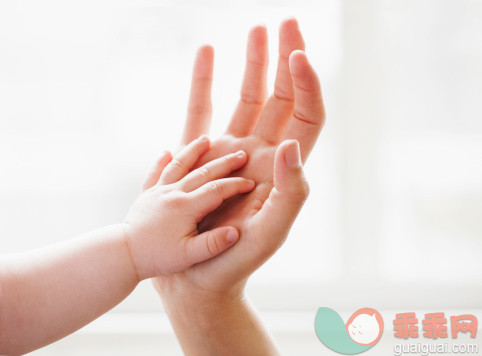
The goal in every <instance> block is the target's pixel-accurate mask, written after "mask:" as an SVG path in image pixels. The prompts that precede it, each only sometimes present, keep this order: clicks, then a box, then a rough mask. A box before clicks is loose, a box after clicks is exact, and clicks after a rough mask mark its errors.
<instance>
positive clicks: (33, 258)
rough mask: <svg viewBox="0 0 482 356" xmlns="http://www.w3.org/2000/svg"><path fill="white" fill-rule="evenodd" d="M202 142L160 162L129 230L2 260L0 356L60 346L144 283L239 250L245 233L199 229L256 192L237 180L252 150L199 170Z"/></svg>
mask: <svg viewBox="0 0 482 356" xmlns="http://www.w3.org/2000/svg"><path fill="white" fill-rule="evenodd" d="M209 145H210V143H209V140H208V139H207V138H206V137H202V138H200V139H198V140H195V141H193V142H192V143H191V144H189V145H188V146H186V147H185V148H184V149H183V150H182V151H181V152H180V153H179V154H178V155H177V156H176V157H174V158H172V157H171V156H170V154H167V155H164V158H163V159H161V160H160V161H159V163H158V164H160V165H164V169H163V172H162V174H160V176H155V174H154V176H153V175H152V174H151V175H149V176H148V180H150V182H151V183H153V182H154V185H153V186H152V187H151V188H149V189H147V190H146V191H144V192H143V193H142V194H141V195H140V196H139V198H138V199H137V200H136V202H135V203H134V204H133V206H132V207H131V209H130V211H129V213H128V215H127V217H126V219H125V221H124V222H123V223H122V224H118V225H113V226H109V227H106V228H103V229H99V230H96V231H93V232H90V233H88V234H85V235H83V236H80V237H78V238H76V239H72V240H69V241H66V242H63V243H60V244H57V245H53V246H50V247H47V248H42V249H38V250H35V251H31V252H26V253H21V254H15V255H9V256H5V257H2V258H1V259H0V354H1V355H5V354H8V355H16V354H23V353H26V352H29V351H32V350H34V349H37V348H39V347H42V346H45V345H47V344H49V343H52V342H54V341H56V340H58V339H60V338H62V337H64V336H66V335H68V334H70V333H72V332H74V331H75V330H77V329H79V328H81V327H82V326H84V325H86V324H87V323H89V322H91V321H92V320H94V319H95V318H97V317H98V316H100V315H102V314H103V313H105V312H106V311H108V310H109V309H111V308H112V307H114V306H115V305H116V304H118V303H119V302H121V301H122V300H123V299H124V298H125V297H126V296H127V295H129V294H130V293H131V291H132V290H133V289H134V288H135V287H136V285H137V284H138V283H139V281H140V280H142V279H145V278H149V277H154V276H158V275H161V274H163V275H165V274H170V273H174V272H178V271H181V270H184V269H186V268H188V267H190V266H192V265H194V264H196V263H198V262H202V261H204V260H206V259H209V258H211V257H214V256H216V255H218V254H220V253H222V252H223V251H224V250H226V249H227V248H229V247H230V246H232V245H233V244H234V243H236V241H237V240H238V238H239V232H238V230H237V229H236V228H234V227H232V226H221V227H218V228H215V229H213V230H210V231H205V232H203V233H201V234H199V233H198V231H197V223H198V222H199V221H201V220H202V218H203V217H204V216H205V215H206V214H208V213H209V212H211V211H212V210H214V209H216V208H217V207H219V206H220V205H221V203H222V202H223V201H224V200H225V199H228V198H229V197H232V196H234V195H236V194H240V193H247V192H249V191H251V190H252V189H253V188H254V183H253V182H252V181H250V180H248V179H244V178H239V177H229V178H225V177H226V176H228V175H229V174H230V173H231V172H232V171H234V170H237V169H239V168H241V167H242V166H244V165H245V164H246V162H247V156H246V153H244V152H237V153H233V154H230V155H227V156H224V157H221V158H219V159H217V160H214V161H211V162H209V163H208V164H206V165H205V166H203V167H201V168H199V169H196V170H192V169H193V168H194V166H195V164H196V163H197V161H198V159H199V158H200V157H201V156H202V155H203V154H204V153H205V152H206V151H207V150H208V149H209Z"/></svg>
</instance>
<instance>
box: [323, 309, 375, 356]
mask: <svg viewBox="0 0 482 356" xmlns="http://www.w3.org/2000/svg"><path fill="white" fill-rule="evenodd" d="M315 332H316V335H317V336H318V338H319V339H320V340H321V342H322V343H323V344H324V345H325V346H326V347H328V348H329V349H331V350H333V351H336V352H338V353H341V354H344V355H355V354H359V353H360V352H363V351H366V350H368V349H370V348H372V347H373V346H374V345H376V344H377V342H378V340H380V337H381V336H382V333H383V319H382V316H381V314H380V313H379V312H378V311H376V310H375V309H372V308H362V309H359V310H357V311H356V312H355V313H353V315H352V316H351V317H350V318H349V319H348V321H347V322H346V324H345V323H344V322H343V319H342V318H341V316H340V314H338V313H337V312H336V311H334V310H333V309H330V308H319V309H318V312H317V313H316V317H315Z"/></svg>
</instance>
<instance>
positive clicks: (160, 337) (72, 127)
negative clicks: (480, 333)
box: [0, 0, 482, 355]
mask: <svg viewBox="0 0 482 356" xmlns="http://www.w3.org/2000/svg"><path fill="white" fill-rule="evenodd" d="M290 15H295V16H296V17H297V19H298V20H299V22H300V26H301V29H302V31H303V33H304V36H305V40H306V42H307V53H308V56H309V58H310V60H311V62H312V63H313V64H314V66H315V68H316V70H317V72H318V73H319V75H320V79H321V81H322V85H323V91H324V97H325V104H326V108H327V123H326V126H325V128H324V131H323V133H322V135H321V136H320V140H319V143H318V144H317V146H316V147H315V150H314V151H313V153H312V155H311V157H310V159H309V161H308V163H307V166H306V171H307V175H308V178H309V180H310V183H311V187H312V193H311V196H310V198H309V201H308V202H307V204H306V206H305V208H304V209H303V211H302V213H301V215H300V217H299V219H298V220H297V222H296V224H295V227H294V228H293V230H292V232H291V235H290V237H289V239H288V241H287V242H286V244H285V245H284V246H283V248H282V249H281V250H280V251H279V252H278V253H277V254H276V255H275V256H274V257H273V258H272V259H271V260H270V261H269V262H268V263H267V264H266V265H265V266H263V267H262V268H261V269H260V270H259V271H258V272H256V273H255V275H254V276H253V278H252V280H251V281H250V284H249V295H250V296H251V298H252V300H253V302H254V304H255V305H256V306H257V307H258V308H259V309H260V310H261V311H262V313H263V317H264V320H266V322H267V323H268V326H269V327H270V328H271V329H272V330H273V331H274V332H275V336H277V339H278V340H279V342H280V343H281V345H282V347H283V348H284V350H285V351H287V352H288V353H289V351H290V350H301V348H302V347H303V350H305V353H304V354H314V355H315V354H319V352H321V351H322V350H323V349H322V348H321V345H319V342H318V341H317V340H316V337H315V336H314V333H313V332H312V322H313V320H312V319H313V318H314V315H315V312H316V308H317V307H319V306H329V307H332V308H334V309H337V310H340V311H342V310H346V311H347V312H348V313H349V314H350V313H351V312H353V311H355V310H356V309H358V308H361V307H364V306H371V307H374V308H377V309H380V310H395V311H397V312H403V311H407V310H408V309H414V310H415V309H417V310H422V311H424V312H429V311H430V310H432V309H434V308H435V309H440V311H441V310H444V308H445V309H449V308H452V309H453V308H458V309H467V310H469V309H471V308H472V309H471V310H475V309H477V308H479V309H480V308H482V304H481V299H482V286H481V280H482V259H481V258H480V256H481V255H482V240H481V238H482V218H481V215H482V214H481V213H482V168H481V167H482V158H481V157H482V109H481V102H482V39H481V38H482V36H480V33H482V3H481V2H479V1H475V0H458V1H455V0H453V1H449V0H443V1H442V0H439V1H436V0H433V1H428V0H423V1H415V0H408V1H395V0H385V1H383V0H378V1H376V0H370V1H355V0H346V1H336V0H329V1H328V0H326V1H314V0H313V1H308V0H304V1H274V0H273V1H270V0H264V1H244V2H235V1H203V2H199V1H188V0H183V1H181V0H177V1H147V0H146V1H82V2H62V1H43V2H36V1H2V2H0V252H1V253H8V252H14V251H22V250H26V249H31V248H35V247H40V246H44V245H47V244H50V243H54V242H57V241H61V240H64V239H68V238H70V237H73V236H76V235H78V234H81V233H83V232H86V231H88V230H91V229H94V228H97V227H100V226H103V225H107V224H111V223H116V222H120V221H122V219H123V217H124V215H125V213H126V211H127V209H128V207H129V205H130V203H131V202H132V201H133V200H134V199H135V196H136V194H138V191H139V185H140V182H141V181H142V178H143V175H144V173H145V172H146V170H147V168H148V167H149V165H150V163H151V162H152V161H153V160H154V159H155V158H156V156H157V155H158V154H159V153H160V152H161V151H162V150H163V149H166V148H167V149H175V148H176V145H177V142H178V138H179V137H180V133H181V130H182V125H183V121H184V117H185V107H186V101H187V96H188V90H189V80H190V76H191V69H192V62H193V58H194V54H195V51H196V48H197V47H198V46H199V45H201V44H203V43H211V44H213V45H214V47H215V52H216V55H215V77H214V86H213V101H214V117H213V126H212V131H211V134H212V136H213V137H216V136H217V135H219V134H221V133H222V132H223V130H224V128H225V127H226V125H227V123H228V121H229V118H230V115H231V113H232V112H233V109H234V106H235V103H236V101H237V100H238V95H239V87H240V83H241V76H242V73H243V67H244V51H245V44H246V35H247V32H248V30H249V27H251V26H253V25H255V24H257V23H259V22H262V23H265V24H266V25H267V26H268V30H269V39H270V58H271V62H272V64H271V67H270V73H269V74H270V83H271V85H272V83H273V79H274V74H275V63H276V54H277V47H276V46H277V29H278V25H279V22H280V21H281V20H282V19H283V18H285V17H287V16H290ZM161 309H162V308H161V305H160V301H159V299H158V297H157V295H156V294H155V292H154V291H153V290H152V288H151V287H150V285H149V284H144V285H141V286H140V288H139V289H138V290H137V291H136V292H135V293H134V294H133V295H132V296H130V297H129V298H128V299H127V300H126V301H125V302H123V303H122V304H121V305H119V306H118V307H117V308H115V309H114V310H113V311H111V312H110V313H108V314H107V315H106V316H105V317H104V318H102V319H101V320H100V321H97V322H94V323H93V324H92V325H91V326H90V329H88V328H87V329H86V330H87V331H85V330H84V331H81V332H80V333H78V334H77V335H74V336H72V337H70V338H67V339H66V340H64V341H62V342H61V343H59V344H57V345H53V346H50V347H48V348H46V349H44V350H42V351H40V352H39V355H40V354H56V352H57V353H59V354H65V353H66V352H67V351H66V350H68V353H69V354H73V351H71V350H73V349H76V350H78V352H79V354H89V355H94V354H99V355H105V354H118V355H119V354H120V352H122V351H124V352H125V353H129V354H132V352H131V351H129V350H137V351H136V353H138V354H150V353H152V354H155V352H156V351H157V352H159V353H161V354H162V350H163V347H164V350H166V348H169V347H171V348H172V349H170V350H176V351H167V354H172V353H174V352H179V348H178V347H177V346H176V344H175V340H174V338H173V335H172V332H171V331H170V327H169V324H168V322H167V320H166V319H165V316H164V315H163V314H162V312H161ZM427 309H428V310H427ZM437 311H439V310H437ZM389 322H390V321H389ZM389 322H388V323H387V321H386V323H387V324H389ZM119 325H126V328H123V329H122V327H121V329H122V330H119V329H118V328H119V327H120V326H119ZM142 325H144V329H143V327H142ZM89 330H90V331H89ZM139 330H140V331H139ZM388 332H390V326H388ZM280 335H284V336H283V337H280ZM121 340H122V341H121ZM373 351H374V350H373Z"/></svg>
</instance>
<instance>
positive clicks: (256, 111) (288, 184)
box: [153, 19, 325, 355]
mask: <svg viewBox="0 0 482 356" xmlns="http://www.w3.org/2000/svg"><path fill="white" fill-rule="evenodd" d="M247 47H248V48H247V57H246V59H247V61H246V69H245V76H244V80H243V84H242V88H241V98H240V101H239V104H238V106H237V108H236V110H235V112H234V114H233V117H232V119H231V122H230V124H229V125H228V128H227V130H226V133H225V134H224V135H223V136H221V137H220V138H219V139H217V140H215V141H213V143H212V145H211V149H210V150H209V152H208V153H207V154H206V155H204V156H203V157H202V158H201V160H200V162H199V163H198V164H204V163H205V162H208V161H210V160H212V159H216V158H217V157H220V156H223V155H225V154H226V153H228V152H233V151H237V150H240V149H242V150H244V151H245V152H247V154H248V155H249V162H248V163H247V164H246V166H245V167H243V168H242V169H240V170H239V171H237V172H236V175H237V176H240V177H245V178H249V179H252V180H254V181H255V182H256V188H255V189H254V190H253V192H251V193H250V194H248V195H244V196H239V197H234V198H232V199H229V200H228V201H226V202H224V203H223V204H222V205H221V207H220V208H219V209H217V210H216V211H214V212H213V213H211V214H208V216H207V217H206V218H205V219H204V220H203V221H202V222H201V223H200V224H199V230H200V231H205V230H210V229H213V228H216V227H218V226H225V225H229V226H234V227H236V228H237V229H238V230H239V232H240V239H239V241H238V243H237V244H236V245H235V246H233V247H232V248H230V249H229V250H227V251H226V252H225V253H223V254H221V255H219V256H217V257H216V258H213V259H210V260H208V261H205V262H203V263H199V264H196V265H194V266H192V267H191V268H188V269H186V270H185V271H182V272H179V273H175V274H172V275H169V276H161V277H158V278H155V279H154V280H153V283H154V286H155V288H156V290H157V291H158V293H159V294H160V296H161V298H162V300H163V303H164V307H165V309H166V312H167V314H168V316H169V318H170V320H171V322H172V324H173V327H174V330H175V332H176V335H177V337H178V339H179V341H180V343H181V346H182V348H183V351H184V353H185V354H186V355H216V354H220V355H224V354H229V355H271V354H277V353H278V351H277V349H276V346H275V344H274V342H273V340H272V339H271V338H270V337H269V335H268V333H267V332H266V330H265V329H264V328H263V326H262V324H261V322H260V321H259V318H258V317H257V316H256V314H255V312H254V310H253V309H252V308H251V306H250V305H249V302H248V301H247V298H246V296H245V294H244V287H245V284H246V281H247V279H248V277H249V276H250V275H251V274H252V272H253V271H255V270H256V269H257V268H258V267H259V266H261V265H262V264H263V263H264V262H265V261H266V260H268V258H269V257H270V256H271V255H272V254H273V253H274V252H276V251H277V250H278V249H279V248H280V246H281V245H282V244H283V242H284V240H285V238H286V236H287V234H288V232H289V230H290V228H291V226H292V224H293V222H294V220H295V219H296V216H297V215H298V213H299V211H300V209H301V207H302V205H303V203H304V201H305V199H306V198H307V195H308V185H307V183H306V180H305V178H304V175H303V170H302V164H303V163H302V162H304V161H305V160H306V159H307V157H308V155H309V153H310V151H311V149H312V148H313V145H314V144H315V142H316V139H317V137H318V135H319V133H320V131H321V128H322V126H323V124H324V119H325V112H324V107H323V100H322V95H321V88H320V83H319V81H318V78H317V75H316V73H315V72H314V70H313V68H312V67H311V65H310V63H309V62H308V60H307V57H306V55H305V53H304V52H303V50H304V41H303V38H302V35H301V32H300V30H299V27H298V23H297V22H296V20H294V19H288V20H286V21H284V22H283V23H282V24H281V27H280V45H279V59H278V69H277V74H276V80H275V87H274V92H273V94H272V95H271V96H270V97H269V98H267V88H266V72H267V68H268V50H267V33H266V28H265V27H263V26H256V27H254V28H253V29H252V30H251V32H250V34H249V38H248V46H247ZM212 75H213V49H212V47H210V46H204V47H202V48H201V49H200V50H199V51H198V54H197V57H196V61H195V65H194V73H193V78H192V86H191V95H190V101H189V107H188V116H187V120H186V127H185V131H184V136H183V141H182V144H183V145H185V144H187V143H189V142H191V140H193V139H195V138H196V137H198V136H199V135H202V134H206V133H207V130H208V128H209V123H210V119H211V107H212V105H211V99H210V90H211V83H212ZM158 174H159V172H158ZM206 335H209V337H206Z"/></svg>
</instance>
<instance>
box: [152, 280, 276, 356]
mask: <svg viewBox="0 0 482 356" xmlns="http://www.w3.org/2000/svg"><path fill="white" fill-rule="evenodd" d="M158 290H159V288H158ZM161 296H162V300H163V304H164V307H165V309H166V312H167V314H168V316H169V319H170V320H171V323H172V325H173V328H174V331H175V332H176V336H177V337H178V339H179V342H180V344H181V347H182V349H183V351H184V353H185V354H186V355H187V356H208V355H209V356H213V355H233V356H236V355H254V356H255V355H263V356H269V355H279V352H278V350H277V348H276V346H275V343H274V341H273V339H272V338H271V336H270V335H269V333H268V332H267V330H266V329H265V328H264V327H263V325H262V323H261V322H260V320H259V317H258V315H257V314H256V312H255V310H254V309H253V307H252V306H251V304H250V303H249V301H248V300H247V298H246V297H245V296H244V294H243V292H238V291H234V292H232V293H226V294H223V295H216V296H214V295H212V294H210V293H205V292H203V291H202V290H197V291H192V293H186V292H185V291H184V292H182V294H179V295H178V294H177V293H176V292H172V291H170V292H169V294H168V293H166V291H165V290H164V291H163V292H161Z"/></svg>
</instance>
